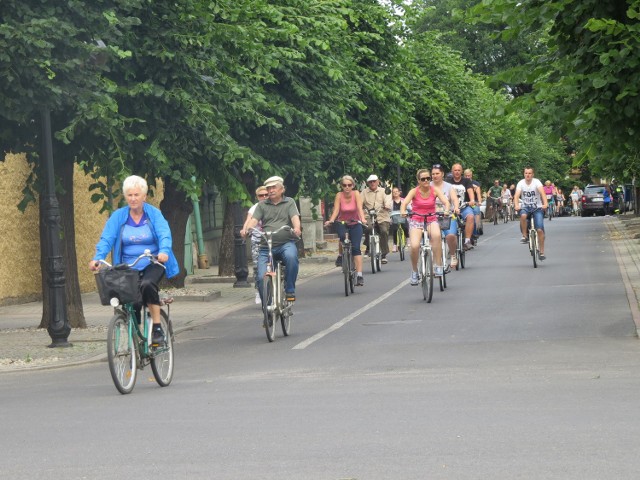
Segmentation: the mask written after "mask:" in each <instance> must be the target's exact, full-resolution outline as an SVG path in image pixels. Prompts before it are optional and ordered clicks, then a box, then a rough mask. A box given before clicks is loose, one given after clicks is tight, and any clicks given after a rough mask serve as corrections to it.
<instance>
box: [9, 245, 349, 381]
mask: <svg viewBox="0 0 640 480" xmlns="http://www.w3.org/2000/svg"><path fill="white" fill-rule="evenodd" d="M335 248H337V244H331V243H330V244H329V250H326V251H322V252H317V253H314V254H313V256H311V257H308V258H302V259H300V271H299V274H298V284H299V285H300V284H303V283H305V282H307V281H309V280H310V279H312V278H314V277H316V276H319V275H324V274H327V273H329V272H331V271H336V267H335V266H334V263H333V261H334V260H335V251H334V249H335ZM251 274H252V266H249V275H250V276H251ZM234 281H235V278H221V277H218V276H217V268H216V267H211V268H209V269H207V270H198V271H197V272H196V274H195V275H192V276H189V277H188V278H187V282H186V283H187V286H188V289H187V290H186V292H180V293H189V294H190V295H189V296H188V297H189V298H188V299H187V296H178V295H174V299H175V302H174V303H173V304H172V305H171V320H172V322H173V328H174V333H176V334H179V333H180V332H181V331H184V330H187V329H191V328H194V327H196V326H198V325H202V324H206V323H209V322H212V321H215V320H217V319H219V318H222V317H224V316H225V315H227V314H228V313H230V312H232V311H234V310H238V309H240V308H243V307H247V306H254V307H255V308H256V312H255V314H256V316H258V315H259V314H260V312H259V307H258V306H256V305H255V292H256V291H255V289H254V288H234V286H233V282H234ZM82 303H83V306H84V314H85V320H86V323H87V328H85V329H80V328H74V329H72V330H71V334H70V335H69V342H70V343H71V344H72V346H71V347H66V348H49V347H48V345H50V344H51V338H50V337H49V333H48V332H47V330H46V329H39V328H36V327H37V326H38V325H39V324H40V318H41V316H42V302H31V303H25V304H21V305H8V306H4V307H0V373H6V372H15V371H24V370H36V369H46V368H58V367H63V366H69V365H78V364H82V363H87V362H95V361H101V360H104V359H105V358H106V356H107V352H106V344H107V325H108V323H109V320H110V319H111V316H112V312H113V310H112V308H111V307H109V306H103V305H101V304H100V299H99V298H98V294H97V292H92V293H87V294H84V295H83V296H82Z"/></svg>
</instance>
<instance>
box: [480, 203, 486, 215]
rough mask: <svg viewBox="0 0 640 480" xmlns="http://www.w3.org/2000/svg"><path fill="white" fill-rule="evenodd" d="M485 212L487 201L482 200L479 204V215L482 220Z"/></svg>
mask: <svg viewBox="0 0 640 480" xmlns="http://www.w3.org/2000/svg"><path fill="white" fill-rule="evenodd" d="M486 212H487V200H486V199H485V200H482V203H481V204H480V214H481V215H482V218H484V217H485V213H486Z"/></svg>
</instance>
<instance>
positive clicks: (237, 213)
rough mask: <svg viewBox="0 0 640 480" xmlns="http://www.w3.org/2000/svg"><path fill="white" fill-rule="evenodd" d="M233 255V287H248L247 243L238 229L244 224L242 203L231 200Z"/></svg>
mask: <svg viewBox="0 0 640 480" xmlns="http://www.w3.org/2000/svg"><path fill="white" fill-rule="evenodd" d="M231 208H232V209H233V257H234V266H235V275H236V281H235V283H234V284H233V286H234V288H249V287H251V284H250V283H249V282H248V281H247V277H248V276H249V267H248V266H247V244H246V242H245V240H244V238H242V236H241V235H240V230H242V227H243V226H244V218H243V215H242V205H241V203H240V202H233V204H232V205H231Z"/></svg>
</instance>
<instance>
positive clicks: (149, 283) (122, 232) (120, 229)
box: [89, 175, 180, 344]
mask: <svg viewBox="0 0 640 480" xmlns="http://www.w3.org/2000/svg"><path fill="white" fill-rule="evenodd" d="M148 189H149V187H148V185H147V182H146V180H145V179H144V178H142V177H138V176H136V175H132V176H130V177H127V178H126V179H125V180H124V182H123V183H122V191H123V193H124V197H125V199H126V201H127V206H126V207H122V208H119V209H118V210H116V211H114V212H113V213H112V214H111V216H110V217H109V219H108V220H107V223H106V225H105V227H104V229H103V231H102V235H101V236H100V241H99V242H98V243H97V244H96V254H95V255H94V257H93V259H92V260H91V261H90V262H89V268H90V269H91V270H97V269H98V268H99V261H100V260H104V259H106V258H107V256H108V255H109V253H112V263H113V264H114V265H118V264H121V263H128V264H130V263H133V261H134V260H135V259H136V258H138V257H139V256H140V255H141V254H142V253H143V252H144V251H145V250H147V249H148V250H150V251H151V254H153V255H155V256H156V257H157V259H158V261H159V262H161V263H164V264H166V265H165V266H166V276H167V278H171V277H174V276H175V275H177V274H178V273H179V271H180V268H179V267H178V262H177V260H176V257H175V255H174V254H173V251H172V249H171V248H172V238H171V230H170V229H169V223H168V222H167V220H166V219H165V218H164V216H163V215H162V212H161V211H160V210H159V209H157V208H156V207H154V206H153V205H149V204H148V203H146V200H147V191H148ZM133 268H135V269H137V270H139V271H140V292H141V295H142V304H144V305H146V306H147V308H148V309H149V314H150V315H151V319H152V320H153V338H152V341H153V343H154V344H157V343H161V342H163V341H164V332H163V331H162V327H161V324H160V296H159V294H158V284H159V283H160V280H162V277H163V276H164V275H165V269H164V268H162V266H160V265H157V264H155V263H152V262H151V261H150V260H149V259H148V258H144V259H141V260H140V261H139V262H138V263H136V265H135V266H134V267H133ZM142 304H140V305H137V309H136V310H137V311H138V313H139V310H140V308H141V307H142Z"/></svg>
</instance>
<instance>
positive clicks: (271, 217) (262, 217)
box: [253, 196, 300, 247]
mask: <svg viewBox="0 0 640 480" xmlns="http://www.w3.org/2000/svg"><path fill="white" fill-rule="evenodd" d="M295 216H298V217H299V216H300V212H298V207H297V206H296V202H295V201H294V200H293V198H291V197H284V196H283V197H282V200H280V202H278V204H276V205H274V204H273V203H271V199H269V198H268V199H267V200H265V201H264V202H260V203H258V205H257V206H256V209H255V211H254V212H253V218H255V219H256V220H258V221H262V229H263V230H264V231H266V232H273V231H275V230H278V229H279V228H280V227H282V226H283V225H289V226H290V227H293V224H292V223H291V219H292V218H293V217H295ZM292 240H293V238H292V235H291V232H289V231H286V230H283V231H281V232H279V233H278V234H276V235H274V236H273V246H274V247H277V246H280V245H283V244H285V243H287V242H290V241H292Z"/></svg>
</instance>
